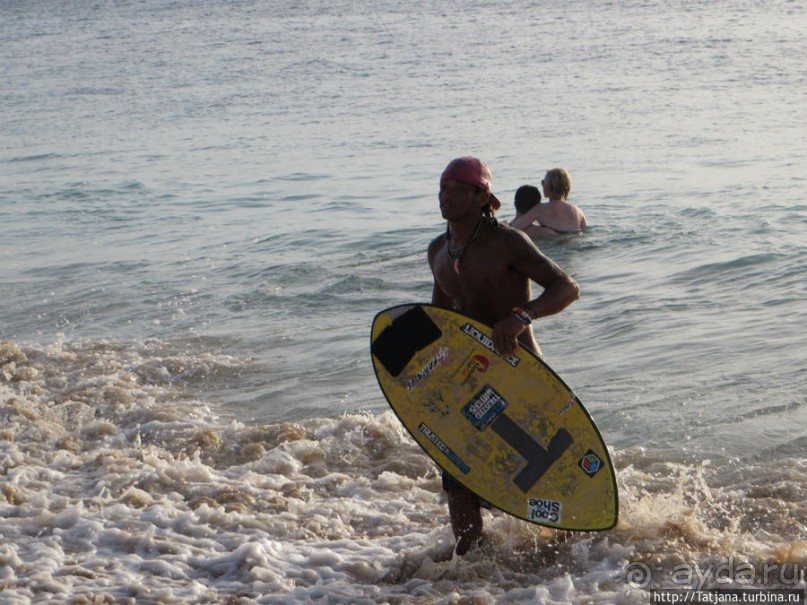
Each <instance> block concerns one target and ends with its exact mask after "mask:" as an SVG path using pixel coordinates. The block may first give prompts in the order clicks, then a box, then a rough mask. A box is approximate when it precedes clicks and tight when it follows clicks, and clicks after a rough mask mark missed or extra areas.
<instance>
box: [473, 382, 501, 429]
mask: <svg viewBox="0 0 807 605" xmlns="http://www.w3.org/2000/svg"><path fill="white" fill-rule="evenodd" d="M506 407H507V401H506V400H505V399H504V397H502V396H501V395H500V394H499V392H498V391H497V390H496V389H494V388H493V387H492V386H490V385H489V384H486V385H485V386H484V387H482V388H481V389H480V390H479V392H478V393H477V394H476V395H474V398H473V399H471V401H469V402H468V403H466V404H465V406H464V407H463V408H462V413H463V415H464V416H465V417H466V418H467V419H468V420H470V421H471V424H473V425H474V426H475V427H476V428H478V429H479V430H480V431H484V430H485V429H486V428H488V426H490V423H491V422H493V421H494V420H496V418H498V417H499V415H501V413H502V412H504V408H506Z"/></svg>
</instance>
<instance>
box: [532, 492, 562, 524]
mask: <svg viewBox="0 0 807 605" xmlns="http://www.w3.org/2000/svg"><path fill="white" fill-rule="evenodd" d="M527 519H529V520H530V521H535V522H536V523H560V522H561V521H562V520H563V504H562V503H561V502H557V501H555V500H544V499H543V498H530V499H529V501H528V502H527Z"/></svg>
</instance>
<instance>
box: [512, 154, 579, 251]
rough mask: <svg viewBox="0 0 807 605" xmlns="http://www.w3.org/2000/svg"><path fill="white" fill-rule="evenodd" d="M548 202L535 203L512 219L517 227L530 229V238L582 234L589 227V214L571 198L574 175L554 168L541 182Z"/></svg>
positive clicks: (513, 225) (513, 224)
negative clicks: (573, 202)
mask: <svg viewBox="0 0 807 605" xmlns="http://www.w3.org/2000/svg"><path fill="white" fill-rule="evenodd" d="M541 186H542V187H543V190H544V197H545V198H546V199H547V203H545V204H536V205H535V206H534V207H533V208H532V209H531V210H529V211H528V212H526V213H525V214H523V215H520V216H517V217H516V218H514V219H513V220H512V221H511V222H510V226H512V227H515V228H516V229H522V230H529V235H530V237H535V236H544V235H568V234H572V233H580V232H582V231H585V230H586V228H587V227H588V224H587V223H586V215H585V214H583V211H582V210H580V208H578V207H577V206H575V205H574V204H572V203H570V202H569V201H568V198H569V192H570V191H571V189H572V178H571V177H570V176H569V173H568V172H566V170H564V169H563V168H552V169H551V170H549V171H547V173H546V176H544V178H543V180H542V181H541Z"/></svg>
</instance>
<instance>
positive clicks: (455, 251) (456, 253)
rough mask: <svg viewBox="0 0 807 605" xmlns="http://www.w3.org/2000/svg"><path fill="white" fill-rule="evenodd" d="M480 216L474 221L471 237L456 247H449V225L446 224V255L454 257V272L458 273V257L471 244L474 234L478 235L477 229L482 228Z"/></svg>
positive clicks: (460, 256) (461, 255)
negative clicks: (474, 225)
mask: <svg viewBox="0 0 807 605" xmlns="http://www.w3.org/2000/svg"><path fill="white" fill-rule="evenodd" d="M483 218H484V217H482V216H481V215H480V217H479V220H478V221H476V227H475V228H474V232H473V233H472V234H471V237H469V238H468V241H466V242H465V243H464V244H463V245H462V246H457V247H456V248H452V247H451V227H449V226H448V225H446V248H447V250H448V256H450V257H451V258H453V259H454V273H456V274H457V275H459V272H460V259H461V258H462V257H463V255H464V254H465V250H467V249H468V246H470V245H471V242H472V241H474V240H475V239H476V236H477V235H479V230H480V229H481V228H482V219H483Z"/></svg>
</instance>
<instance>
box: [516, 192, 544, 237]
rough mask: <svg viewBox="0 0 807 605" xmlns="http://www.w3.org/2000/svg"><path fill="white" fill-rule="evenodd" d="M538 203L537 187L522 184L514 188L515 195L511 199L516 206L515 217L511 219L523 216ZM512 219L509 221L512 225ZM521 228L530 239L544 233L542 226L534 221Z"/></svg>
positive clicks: (539, 197)
mask: <svg viewBox="0 0 807 605" xmlns="http://www.w3.org/2000/svg"><path fill="white" fill-rule="evenodd" d="M540 203H541V192H540V191H539V190H538V187H535V186H534V185H522V186H521V187H519V188H518V189H516V195H515V198H514V200H513V205H514V206H515V207H516V218H514V219H513V221H515V220H517V219H518V218H519V217H522V216H524V215H525V214H527V213H528V212H529V211H530V210H532V209H533V208H534V207H535V206H537V205H538V204H540ZM513 221H511V222H510V223H509V224H510V225H512V224H513ZM521 230H522V231H523V232H524V233H526V234H527V235H528V236H529V237H530V239H535V238H536V237H540V236H541V235H544V229H543V227H541V226H539V225H537V224H535V223H530V224H529V225H527V226H526V227H522V229H521Z"/></svg>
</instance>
